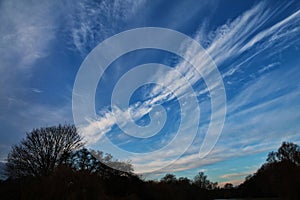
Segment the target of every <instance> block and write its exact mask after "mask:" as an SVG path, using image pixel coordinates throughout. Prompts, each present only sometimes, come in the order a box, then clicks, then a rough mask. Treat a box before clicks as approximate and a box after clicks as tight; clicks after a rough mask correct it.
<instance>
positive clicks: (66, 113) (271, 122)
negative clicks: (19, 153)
mask: <svg viewBox="0 0 300 200" xmlns="http://www.w3.org/2000/svg"><path fill="white" fill-rule="evenodd" d="M0 24H1V25H0V74H1V79H0V84H1V89H0V125H1V133H0V160H4V159H5V157H6V155H7V153H8V152H9V150H10V146H11V145H12V144H15V143H17V142H19V141H20V140H21V139H22V138H23V137H24V136H25V133H26V132H28V131H30V130H32V129H33V128H36V127H41V126H51V125H56V124H58V123H74V121H73V113H72V94H73V86H74V82H75V80H76V75H77V72H78V70H79V68H80V66H81V64H82V62H83V61H84V59H85V58H86V56H87V55H88V54H89V53H90V52H91V50H92V49H94V48H95V47H96V46H97V45H98V44H99V43H101V42H102V41H104V40H105V39H107V38H109V37H111V36H113V35H115V34H117V33H121V32H122V31H126V30H130V29H133V28H141V27H162V28H168V29H172V30H176V31H179V32H181V33H183V34H185V35H187V36H189V37H191V38H193V39H194V40H196V41H197V42H199V44H200V45H201V46H202V47H203V48H204V49H205V50H206V52H207V53H208V54H209V55H210V57H211V59H212V60H213V61H214V63H215V64H216V67H217V69H218V70H219V73H220V76H221V78H222V83H223V84H224V89H225V94H226V116H225V123H224V126H223V129H222V132H221V134H220V137H219V138H218V141H217V143H216V145H214V148H213V149H212V151H210V153H209V154H208V155H207V156H205V157H204V158H201V159H200V158H199V149H200V147H201V145H202V143H203V141H204V138H205V135H206V133H207V131H208V127H209V123H210V119H211V115H212V109H211V101H212V98H215V97H216V96H217V97H218V95H216V94H219V93H218V89H220V88H218V87H212V88H210V89H208V88H207V85H206V84H207V83H206V82H205V81H204V80H203V78H202V77H201V76H200V75H199V74H197V73H196V72H195V70H190V69H192V68H191V66H190V65H189V64H188V63H186V62H184V59H183V58H182V57H180V56H178V55H175V54H173V53H170V52H167V51H162V50H157V49H144V50H136V51H132V52H129V53H127V54H125V55H122V56H121V57H119V58H118V59H116V60H115V61H114V62H113V63H112V64H111V65H110V66H109V68H108V69H107V70H106V71H105V73H104V75H103V76H102V77H101V79H100V81H99V84H98V87H97V90H96V94H95V106H94V107H95V111H96V116H95V118H93V119H90V118H86V119H87V122H88V125H87V126H86V127H81V131H82V132H81V134H82V135H83V136H85V138H86V142H87V144H88V146H89V147H92V148H95V149H101V150H104V151H108V150H109V149H110V147H109V143H103V141H104V140H109V141H110V142H111V143H113V144H114V145H116V146H118V147H119V148H121V149H123V150H126V151H127V152H134V153H144V155H145V156H143V158H142V159H141V158H140V157H139V158H135V157H130V156H128V155H125V154H124V155H123V154H119V153H118V152H117V151H116V152H114V151H113V150H112V152H111V153H112V154H113V155H114V156H115V157H117V158H119V159H125V160H128V159H130V160H132V162H133V164H135V166H136V168H137V169H138V170H137V171H138V172H140V173H146V172H149V171H150V172H151V170H152V169H156V168H160V166H164V167H163V168H160V169H159V170H157V171H155V172H151V173H147V175H145V176H146V177H149V178H154V179H155V178H159V177H161V175H162V174H164V173H166V172H173V173H175V174H176V175H178V176H188V177H193V176H194V175H195V174H196V173H197V172H199V171H205V172H206V174H208V176H209V178H210V179H211V180H213V181H218V182H219V183H222V182H233V183H235V184H237V183H240V182H241V181H242V180H243V179H244V177H245V176H247V175H248V174H250V173H253V172H254V171H255V170H256V169H257V168H258V167H259V166H260V165H261V164H262V163H263V162H264V160H265V158H266V155H267V153H268V152H269V151H272V150H275V149H277V148H278V147H279V146H280V144H281V142H282V141H292V142H294V143H298V144H299V142H300V132H299V130H300V123H299V122H300V113H299V112H298V111H299V110H300V88H299V87H300V84H299V75H300V70H299V67H300V66H299V65H300V57H299V55H300V39H299V35H300V2H299V1H290V0H287V1H237V0H227V1H219V0H216V1H211V0H209V1H201V2H199V1H192V0H190V1H179V0H178V1H147V0H138V1H133V0H125V1H121V0H120V1H109V0H103V1H87V0H79V1H76V3H74V2H73V1H68V0H65V1H51V2H50V1H36V2H35V3H34V2H33V1H30V2H26V3H25V2H23V1H16V0H4V1H1V3H0ZM132 42H133V43H134V41H132ZM113 48H116V47H112V49H113ZM110 50H111V49H110ZM182 51H183V52H182V54H184V55H190V54H193V53H194V52H193V48H192V46H189V45H187V46H185V48H184V49H183V50H182ZM200 58H201V56H200V57H196V58H193V59H194V60H196V61H195V62H199V63H205V60H203V58H202V60H201V59H200ZM99 59H101V57H99ZM197 59H198V60H197ZM147 63H160V64H164V65H166V66H170V67H171V68H173V69H175V70H177V71H178V72H179V73H181V74H182V75H183V76H184V77H185V79H184V78H180V77H177V76H176V75H174V74H173V73H168V72H165V71H160V70H159V69H156V68H155V67H151V69H150V70H149V71H147V72H145V71H143V70H142V71H137V72H136V73H138V76H136V77H135V76H131V77H129V78H131V79H132V81H131V80H129V81H127V83H128V87H130V84H131V83H134V82H135V80H133V79H134V78H136V79H137V80H146V79H153V80H156V81H159V83H162V84H163V86H164V87H160V86H159V85H158V84H146V85H144V86H141V87H139V88H138V89H137V90H136V91H134V92H133V94H132V96H131V97H130V98H129V104H130V105H129V106H128V109H122V108H120V107H118V106H117V105H111V99H112V98H111V95H112V92H113V90H114V88H115V86H116V85H117V83H118V81H119V80H120V79H121V77H122V76H123V75H124V74H128V72H130V70H133V69H134V68H136V67H137V66H140V65H143V64H147ZM202 65H203V66H202V67H204V68H205V67H206V68H205V69H206V70H207V71H205V72H207V74H208V77H213V76H209V75H210V73H211V69H210V67H209V66H208V67H207V66H205V65H204V64H202ZM87 79H89V77H87ZM186 80H188V82H189V84H190V86H191V87H192V89H193V91H194V94H195V95H192V96H191V98H194V97H195V98H196V99H197V106H199V108H200V109H199V113H198V114H199V116H195V113H196V114H197V110H196V109H194V104H192V102H191V100H190V99H189V97H187V99H185V101H184V103H185V104H186V105H187V106H186V108H187V110H185V111H186V112H185V113H180V111H181V110H180V109H181V106H182V105H180V98H181V97H183V98H185V97H186V96H189V95H188V94H189V90H188V87H187V85H186V83H185V81H186ZM214 81H215V80H214V79H212V80H211V82H212V83H214ZM215 82H217V81H215ZM122 87H124V88H125V89H124V88H123V89H124V91H127V90H126V87H127V86H126V84H125V85H124V84H123V85H122ZM121 89H122V88H121ZM176 94H178V95H179V97H180V98H176V96H177V95H176ZM174 95H175V97H174ZM173 97H174V98H173ZM177 97H178V96H177ZM117 98H118V100H119V101H125V100H126V98H125V97H124V96H122V95H121V96H117ZM158 105H162V106H163V107H164V108H165V110H164V111H162V107H159V106H158ZM155 109H158V110H155ZM213 112H216V113H217V116H218V114H219V113H222V109H221V108H219V107H217V109H216V110H214V111H213ZM149 113H150V115H149ZM151 113H152V114H153V116H152V114H151ZM155 113H158V115H157V116H158V118H155ZM164 114H165V115H164ZM116 116H117V117H119V121H118V120H117V119H116ZM150 116H151V117H154V118H152V120H150ZM163 116H165V117H166V120H165V123H163V121H161V119H162V118H163ZM83 117H84V116H83ZM131 117H133V118H134V121H135V123H136V124H137V125H139V126H142V127H146V128H147V126H148V129H146V128H144V129H138V130H144V131H141V132H135V130H134V129H133V128H136V127H135V126H133V127H131V129H130V127H129V130H132V134H134V135H133V136H132V135H126V134H125V133H124V132H123V131H122V129H121V128H122V126H123V128H124V127H126V126H127V125H128V124H130V123H131V122H132V119H131ZM198 117H199V119H200V121H199V123H197V122H195V119H197V118H198ZM155 119H157V121H155ZM183 120H186V121H185V123H181V122H182V121H183ZM221 122H222V120H221V121H220V123H221ZM155 123H157V124H155ZM117 124H119V125H120V126H121V128H120V127H119V126H118V125H117ZM151 124H152V125H153V124H154V125H153V126H149V125H151ZM182 124H183V129H182V130H184V132H185V135H184V136H182V138H180V139H181V142H182V144H185V143H184V142H185V139H186V138H191V137H192V136H194V132H193V129H192V128H191V127H195V126H196V128H197V131H196V133H195V134H196V136H195V137H192V144H191V145H190V146H189V147H188V148H187V151H186V152H185V153H184V154H183V155H181V154H180V153H179V152H180V150H179V149H180V148H182V144H180V143H178V144H175V145H174V146H173V148H172V149H170V151H160V152H156V150H158V149H161V148H163V147H164V146H166V145H167V144H168V143H170V141H172V139H173V138H174V137H175V136H176V133H177V132H176V131H177V130H178V128H179V127H180V125H182ZM160 126H161V127H160ZM149 127H150V128H149ZM158 127H159V129H158ZM160 128H161V129H160ZM151 132H155V133H157V134H155V135H153V136H151V137H147V138H138V137H134V136H135V135H137V134H141V135H140V136H143V134H144V136H149V134H150V133H151ZM147 134H148V135H147ZM177 147H178V149H177ZM147 155H148V156H147ZM177 156H181V157H180V159H178V160H176V161H175V162H174V163H172V164H171V165H169V161H170V160H172V159H174V158H175V157H177Z"/></svg>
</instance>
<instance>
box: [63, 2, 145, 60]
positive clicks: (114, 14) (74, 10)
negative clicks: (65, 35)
mask: <svg viewBox="0 0 300 200" xmlns="http://www.w3.org/2000/svg"><path fill="white" fill-rule="evenodd" d="M144 2H145V1H144V0H138V1H134V0H125V1H122V0H113V1H110V0H104V1H88V0H82V1H76V2H75V4H74V2H73V1H70V2H69V7H70V10H69V12H70V13H71V15H70V17H69V19H68V27H67V28H68V29H69V33H70V36H71V39H72V46H73V47H75V50H77V51H79V52H80V53H81V54H82V55H83V56H86V54H87V53H88V52H90V51H91V50H92V49H93V48H94V47H95V46H96V45H97V44H98V43H99V42H101V41H102V40H103V39H106V38H107V37H109V36H112V35H113V34H116V33H118V32H119V31H120V30H121V28H122V26H124V24H125V23H126V22H128V21H130V20H131V18H132V17H133V16H134V14H135V12H136V11H137V10H139V9H141V8H142V6H143V4H144Z"/></svg>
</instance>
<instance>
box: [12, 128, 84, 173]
mask: <svg viewBox="0 0 300 200" xmlns="http://www.w3.org/2000/svg"><path fill="white" fill-rule="evenodd" d="M81 140H82V139H81V137H80V136H79V134H78V133H77V129H76V127H75V126H74V125H58V126H52V127H46V128H39V129H34V130H33V131H31V132H30V133H27V134H26V138H25V139H23V140H22V141H21V143H20V144H17V145H14V146H13V147H12V150H11V152H10V153H9V154H8V157H7V172H8V175H9V176H10V177H22V176H41V175H49V174H50V173H51V172H52V171H53V170H54V168H55V167H57V166H58V165H60V164H62V163H63V162H64V161H65V159H66V158H67V156H68V155H69V154H71V152H72V151H74V150H76V149H79V148H80V147H82V145H83V144H82V142H81Z"/></svg>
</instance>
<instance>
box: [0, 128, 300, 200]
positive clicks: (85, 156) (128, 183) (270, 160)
mask: <svg viewBox="0 0 300 200" xmlns="http://www.w3.org/2000/svg"><path fill="white" fill-rule="evenodd" d="M299 170H300V149H299V146H298V145H296V144H293V143H288V142H284V143H283V144H282V146H281V147H280V148H279V149H278V151H276V152H270V153H269V155H268V157H267V162H266V163H265V164H264V165H263V166H262V167H261V168H260V169H259V170H258V171H257V172H256V173H255V174H253V175H250V176H248V177H247V178H246V180H245V181H244V183H242V184H241V185H240V186H238V187H233V185H232V184H230V183H228V184H226V185H225V186H224V187H223V188H220V187H219V186H218V183H216V182H211V181H210V180H208V178H207V176H206V175H205V174H204V173H203V172H199V173H198V174H197V175H196V176H195V177H194V178H193V179H192V180H190V179H188V178H187V177H179V178H177V177H176V176H175V175H173V174H166V175H165V176H164V177H163V178H161V180H160V181H152V180H150V181H145V180H143V179H142V178H141V177H139V176H137V175H135V174H134V171H133V166H132V165H131V163H130V162H128V161H125V162H124V161H119V160H116V159H114V158H113V156H112V155H110V154H104V153H103V152H101V151H94V150H88V149H86V148H85V147H84V144H83V142H82V138H81V137H80V136H79V134H78V133H77V130H76V127H75V126H73V125H59V126H54V127H46V128H40V129H34V130H33V131H32V132H30V133H27V135H26V138H24V139H23V140H22V141H21V142H20V143H19V144H17V145H15V146H13V147H12V150H11V152H10V153H9V154H8V157H7V163H6V175H7V176H8V179H7V180H5V181H1V182H0V197H1V199H149V200H150V199H216V198H236V197H284V198H286V199H300V194H299V186H300V182H299V181H300V171H299Z"/></svg>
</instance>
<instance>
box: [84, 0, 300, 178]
mask: <svg viewBox="0 0 300 200" xmlns="http://www.w3.org/2000/svg"><path fill="white" fill-rule="evenodd" d="M285 8H286V7H283V9H285ZM277 11H278V10H277V9H275V10H271V9H269V8H268V7H267V5H266V4H265V2H261V3H258V4H257V5H256V6H254V7H253V8H252V9H250V10H248V11H246V12H244V13H243V14H241V15H240V16H238V17H237V18H236V19H234V20H230V21H228V22H227V23H226V24H224V25H222V26H220V27H219V28H217V29H216V30H215V31H213V32H212V34H213V35H215V36H214V37H212V38H211V42H210V44H209V45H208V46H207V52H209V54H210V55H211V57H212V58H213V59H214V61H215V62H216V64H217V65H218V66H222V64H223V63H224V62H226V61H228V60H231V59H235V58H237V57H239V56H240V59H237V61H236V62H234V65H233V67H230V68H229V69H228V70H227V69H226V70H227V71H226V70H223V71H225V72H224V73H223V74H222V75H223V78H225V77H227V78H228V77H231V76H232V75H234V74H235V73H236V72H237V71H239V69H240V67H241V66H243V65H244V64H245V63H246V62H249V61H250V60H251V59H253V58H254V57H255V56H257V55H259V54H260V53H261V52H263V51H265V50H267V49H268V50H271V49H272V48H273V47H275V46H276V47H283V46H286V42H287V41H290V40H292V39H293V38H295V35H296V34H295V33H296V32H297V31H298V29H297V24H298V23H299V22H298V19H299V18H297V16H298V15H299V13H298V11H297V12H295V13H294V14H292V15H290V16H288V17H286V18H285V19H283V20H282V21H280V22H277V23H276V24H275V25H274V26H271V27H270V28H265V27H266V25H267V23H268V22H269V21H270V19H271V18H272V17H274V16H276V13H277ZM296 18H297V19H296ZM286 29H287V30H291V31H285V32H282V30H286ZM204 30H205V29H203V28H200V29H199V31H198V32H197V33H198V34H197V35H196V36H195V39H198V40H204V39H207V37H205V33H204V32H203V31H204ZM272 32H275V33H276V35H277V37H276V39H275V38H274V35H272ZM260 44H262V45H260ZM186 45H187V44H184V45H183V48H182V50H183V51H184V54H185V55H186V56H187V57H191V56H192V55H194V53H195V49H193V46H189V45H187V46H186ZM274 51H277V49H275V50H274ZM274 51H273V52H274ZM248 52H250V54H247V53H248ZM196 53H198V52H196ZM244 53H245V54H246V56H245V55H244ZM191 59H193V61H194V62H196V63H199V65H198V67H199V68H200V69H201V71H202V72H203V73H204V74H205V75H208V77H210V74H211V70H212V68H209V67H208V66H207V63H208V60H207V59H205V56H204V55H203V54H199V53H198V54H197V56H195V57H192V58H191ZM276 63H277V62H274V63H272V64H270V65H268V66H266V67H267V68H263V69H261V70H260V71H259V72H260V73H262V72H263V71H265V70H267V69H270V68H271V67H274V66H276V65H277V64H276ZM175 69H176V70H177V71H178V72H180V74H182V75H183V76H184V77H180V76H176V75H175V76H174V74H171V73H167V74H163V76H161V77H159V72H158V73H157V74H155V76H157V75H158V80H159V81H158V82H160V83H163V84H162V85H164V86H165V87H167V88H169V91H167V90H165V89H162V87H154V89H153V90H151V91H150V94H151V95H150V96H153V98H152V99H150V100H148V101H145V102H144V104H141V105H142V106H140V107H137V108H136V109H134V110H133V109H132V108H128V110H125V111H122V112H124V113H126V117H124V118H123V119H124V120H123V121H122V123H127V122H129V121H130V122H131V120H132V119H131V117H130V115H127V114H128V113H130V112H129V110H130V111H133V112H132V113H131V115H133V116H134V115H135V116H136V118H138V117H141V116H143V115H145V114H147V113H148V112H149V111H150V110H151V109H149V108H152V107H153V106H154V105H156V104H159V103H162V102H167V101H170V100H172V99H173V98H174V95H173V94H172V93H171V92H170V91H172V92H173V93H177V94H178V95H176V96H177V97H181V96H184V95H187V86H188V84H187V82H188V83H189V84H191V85H194V84H195V83H197V81H199V80H200V79H201V78H202V76H201V74H199V73H197V71H196V70H195V69H193V68H190V67H188V65H187V63H186V62H181V63H179V64H178V65H177V66H176V67H175ZM272 75H274V74H272ZM289 76H290V74H285V77H284V79H282V81H276V84H273V79H272V77H271V75H270V76H263V77H262V78H260V79H257V80H255V81H253V82H251V83H250V84H248V85H245V86H244V87H243V90H242V91H241V92H240V93H239V94H236V96H235V97H234V98H233V99H232V100H231V101H230V102H229V104H228V111H229V114H228V119H227V124H226V127H227V128H226V127H225V129H224V132H223V135H224V134H226V136H224V137H226V141H224V140H223V139H222V137H221V139H220V142H219V144H218V145H217V146H216V147H215V149H214V150H213V151H212V152H211V153H210V155H209V156H207V157H206V158H205V159H201V160H199V157H198V151H199V147H200V144H199V143H195V144H194V145H193V146H192V147H191V149H189V154H188V155H185V156H183V157H182V158H180V159H179V160H177V161H176V162H175V163H173V164H172V165H171V166H168V167H165V168H164V169H162V170H161V171H167V170H173V171H181V170H187V169H191V168H196V167H199V166H203V165H208V164H213V163H216V162H219V161H222V160H225V159H229V158H233V157H238V156H245V155H250V154H255V153H259V152H265V151H268V150H270V149H273V148H276V147H277V146H278V143H279V142H278V141H275V142H273V141H269V140H268V137H270V136H271V135H273V136H276V137H278V138H279V139H278V140H281V139H285V138H286V137H287V135H289V134H290V133H291V131H295V130H296V127H294V128H291V129H284V128H285V127H286V126H284V128H283V127H278V130H280V132H276V130H275V129H271V130H270V125H269V122H266V121H265V119H268V120H269V121H270V123H272V124H274V123H275V124H277V125H278V126H281V125H282V117H285V121H288V120H290V121H291V123H294V122H295V121H297V119H299V115H297V114H295V113H293V111H291V110H290V108H289V105H287V104H282V102H289V101H291V102H293V103H294V104H296V103H295V102H296V101H297V94H298V92H297V91H295V90H293V91H292V92H286V94H285V96H279V97H275V96H274V97H273V98H271V99H269V97H270V96H271V95H275V94H276V93H277V92H278V91H281V90H280V89H282V88H284V87H287V86H288V85H290V83H289V84H284V81H287V80H290V78H289ZM217 89H219V87H218V85H216V86H215V85H214V86H211V88H210V93H211V94H212V93H213V92H215V91H216V90H217ZM205 93H207V88H205V89H203V90H201V91H198V93H197V94H198V95H202V94H205ZM296 105H298V104H296ZM112 106H113V105H112ZM139 109H141V110H139ZM142 109H145V111H144V110H143V111H142ZM261 110H264V112H261ZM122 112H121V113H118V114H120V115H121V116H122V115H124V113H122ZM114 114H115V113H114ZM107 115H108V116H111V115H110V114H107ZM104 116H106V115H104ZM279 116H281V119H280V117H279ZM107 120H108V119H107V118H106V117H102V118H101V117H100V118H99V121H98V122H92V124H93V123H96V124H97V123H98V124H100V125H101V127H100V130H102V128H105V131H102V133H104V134H105V133H107V132H108V131H110V130H111V127H112V126H114V125H115V124H116V121H114V120H113V119H111V120H108V121H109V123H105V122H106V121H107ZM102 124H104V125H102ZM206 125H207V124H206ZM91 126H92V127H95V126H94V125H91ZM187 127H188V125H186V128H187ZM286 128H287V127H286ZM262 131H266V132H267V136H266V135H263V134H261V132H262ZM283 132H286V133H285V135H284V133H283ZM86 134H89V133H86ZM297 135H299V134H298V133H297V132H296V133H295V138H297ZM101 136H103V134H101ZM249 137H251V138H250V139H249ZM257 143H259V144H257ZM178 145H179V146H178V149H179V148H180V144H178ZM178 149H176V148H175V149H172V151H168V152H164V155H161V154H159V153H158V154H155V158H160V159H154V157H153V155H154V154H151V156H150V157H147V156H145V157H143V159H134V158H133V159H132V160H133V162H134V165H135V166H136V168H137V169H139V170H138V171H137V172H140V173H141V172H148V171H151V169H152V168H157V167H159V166H164V165H166V164H167V163H169V161H170V160H171V159H172V158H173V157H174V156H176V155H177V154H178ZM224 151H226V152H228V153H227V154H226V156H224ZM145 163H147V165H145Z"/></svg>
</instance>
